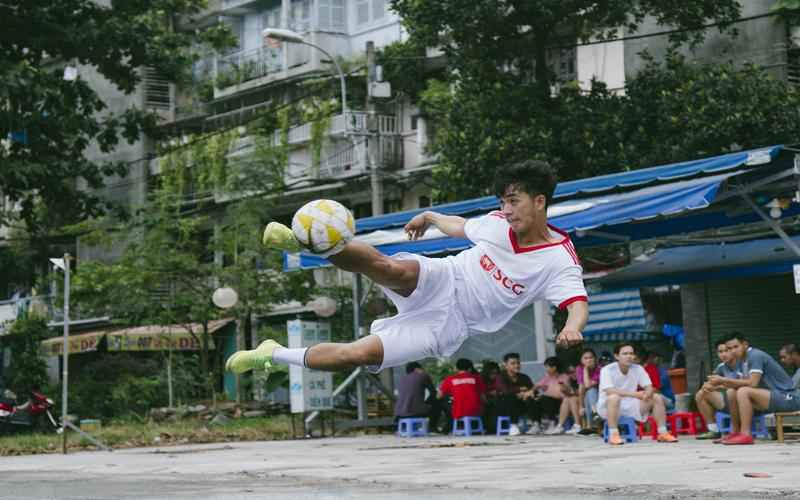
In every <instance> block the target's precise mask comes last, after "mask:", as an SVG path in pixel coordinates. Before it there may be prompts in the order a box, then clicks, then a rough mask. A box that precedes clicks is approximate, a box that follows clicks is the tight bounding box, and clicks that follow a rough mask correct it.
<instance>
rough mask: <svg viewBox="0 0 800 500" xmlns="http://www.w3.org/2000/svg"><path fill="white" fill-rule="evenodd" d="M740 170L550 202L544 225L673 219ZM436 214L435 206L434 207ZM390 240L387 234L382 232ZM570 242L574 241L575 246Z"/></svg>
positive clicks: (316, 261) (291, 261)
mask: <svg viewBox="0 0 800 500" xmlns="http://www.w3.org/2000/svg"><path fill="white" fill-rule="evenodd" d="M738 173H740V172H738V171H737V172H729V173H726V174H721V175H716V176H713V177H705V178H700V179H693V180H688V181H681V182H672V183H669V184H664V185H657V186H651V187H647V188H644V189H640V190H637V191H634V192H629V193H617V194H610V195H607V196H598V197H595V198H587V199H582V200H574V201H570V202H564V203H559V204H556V205H554V206H553V207H552V211H553V212H554V213H564V214H565V215H561V216H558V215H555V216H553V217H551V218H550V219H549V220H550V223H551V224H553V225H555V226H556V227H559V228H561V229H563V230H564V231H567V232H569V233H573V232H575V231H584V230H590V229H597V228H600V227H604V226H614V225H620V224H625V223H628V222H634V221H644V220H649V219H654V218H657V217H660V216H666V215H674V214H678V213H682V212H687V211H691V210H698V209H702V208H706V207H708V206H709V205H710V204H711V202H712V201H713V200H714V198H715V197H716V196H717V193H718V192H719V189H720V186H721V185H722V183H723V182H724V181H725V180H726V179H728V178H729V177H731V176H734V175H736V174H738ZM436 210H437V212H438V211H439V207H437V208H436ZM394 233H396V234H395V238H394V240H393V241H391V243H387V244H375V247H376V248H377V249H378V250H380V251H381V252H382V253H384V254H386V255H394V254H396V253H398V252H409V253H416V254H429V255H432V254H439V253H444V252H455V251H459V250H463V249H465V248H469V247H470V246H471V242H470V241H469V240H465V239H458V238H447V237H444V238H437V239H423V240H418V241H408V240H405V239H404V237H403V235H402V229H396V230H394ZM387 234H389V235H390V236H391V234H392V232H387ZM579 241H580V239H576V240H575V243H576V244H577V243H579ZM326 265H330V264H329V262H328V261H327V259H323V258H320V257H318V256H315V255H311V254H284V269H286V270H293V269H313V268H316V267H321V266H326Z"/></svg>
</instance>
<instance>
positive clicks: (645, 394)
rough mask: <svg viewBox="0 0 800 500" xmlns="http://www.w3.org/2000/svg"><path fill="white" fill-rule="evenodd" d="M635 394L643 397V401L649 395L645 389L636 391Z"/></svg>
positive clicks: (640, 397)
mask: <svg viewBox="0 0 800 500" xmlns="http://www.w3.org/2000/svg"><path fill="white" fill-rule="evenodd" d="M635 394H636V397H637V398H639V399H641V400H642V401H644V400H645V398H646V397H647V393H646V392H644V391H636V393H635Z"/></svg>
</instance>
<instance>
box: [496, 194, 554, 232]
mask: <svg viewBox="0 0 800 500" xmlns="http://www.w3.org/2000/svg"><path fill="white" fill-rule="evenodd" d="M500 210H501V211H502V212H503V215H505V217H506V220H507V221H508V223H509V225H510V226H511V230H512V231H514V232H515V233H517V234H523V233H525V232H527V231H528V230H530V229H531V228H533V227H536V223H537V221H539V220H540V219H542V218H544V217H546V216H547V215H546V214H547V207H546V199H545V196H544V195H543V194H539V195H536V196H531V195H529V194H528V193H526V192H524V191H520V190H518V189H517V188H516V187H514V186H509V187H508V188H507V189H506V192H505V194H504V195H503V197H502V198H501V199H500Z"/></svg>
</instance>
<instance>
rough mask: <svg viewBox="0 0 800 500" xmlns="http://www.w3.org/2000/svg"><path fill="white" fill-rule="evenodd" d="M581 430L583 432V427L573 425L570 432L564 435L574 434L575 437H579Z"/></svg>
mask: <svg viewBox="0 0 800 500" xmlns="http://www.w3.org/2000/svg"><path fill="white" fill-rule="evenodd" d="M581 430H582V429H581V426H580V425H573V426H572V427H570V428H569V430H568V431H566V432H565V433H564V434H572V435H573V436H577V435H578V433H579V432H581Z"/></svg>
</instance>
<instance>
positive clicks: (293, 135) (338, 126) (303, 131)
mask: <svg viewBox="0 0 800 500" xmlns="http://www.w3.org/2000/svg"><path fill="white" fill-rule="evenodd" d="M372 120H373V119H370V118H369V115H368V113H366V112H365V111H350V112H348V113H347V117H346V118H345V116H344V115H341V114H340V115H336V116H334V117H333V118H331V125H330V127H329V128H328V135H330V136H344V135H345V134H346V133H349V134H353V135H366V134H369V133H370V132H371V131H372V132H375V131H377V132H378V134H380V135H395V134H398V133H399V130H398V124H397V118H396V117H395V116H393V115H375V116H374V122H372ZM280 136H281V134H280V131H276V132H275V138H274V143H275V144H280V140H281V137H280ZM310 140H311V124H310V123H304V124H302V125H299V126H297V127H292V128H290V129H289V144H290V145H293V146H294V145H299V144H304V143H307V142H309V141H310Z"/></svg>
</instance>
